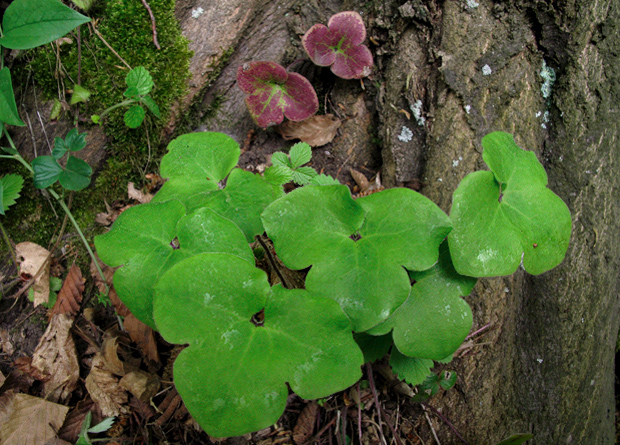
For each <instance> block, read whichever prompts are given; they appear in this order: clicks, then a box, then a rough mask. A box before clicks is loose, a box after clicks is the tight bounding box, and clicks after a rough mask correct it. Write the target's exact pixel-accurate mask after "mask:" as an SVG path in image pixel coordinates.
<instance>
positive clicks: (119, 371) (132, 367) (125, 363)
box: [101, 335, 140, 377]
mask: <svg viewBox="0 0 620 445" xmlns="http://www.w3.org/2000/svg"><path fill="white" fill-rule="evenodd" d="M120 341H121V337H119V336H117V335H116V336H106V338H105V339H104V340H103V344H102V345H101V354H102V356H103V360H104V362H105V366H106V368H107V370H108V371H110V372H111V373H112V374H115V375H117V376H120V377H123V376H124V375H125V374H128V373H130V372H132V371H136V370H137V369H138V367H139V366H140V363H139V362H140V360H139V359H138V360H136V359H134V358H133V357H131V356H130V355H129V354H122V355H123V358H124V360H121V359H120V357H119V353H123V351H122V350H120V346H121V343H120Z"/></svg>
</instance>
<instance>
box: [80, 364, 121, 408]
mask: <svg viewBox="0 0 620 445" xmlns="http://www.w3.org/2000/svg"><path fill="white" fill-rule="evenodd" d="M85 383H86V389H87V390H88V394H90V397H91V399H93V401H94V402H95V403H96V404H97V405H98V407H99V409H100V410H101V413H102V414H103V415H104V416H105V417H110V416H118V415H119V414H121V413H128V412H129V407H128V406H127V402H128V398H127V393H126V392H125V390H124V389H123V388H121V387H120V385H119V379H118V378H117V377H115V376H114V374H112V372H110V370H109V369H108V368H107V367H106V362H105V360H104V358H103V355H101V354H100V353H97V354H96V355H95V357H93V364H92V368H91V370H90V374H88V377H86V382H85Z"/></svg>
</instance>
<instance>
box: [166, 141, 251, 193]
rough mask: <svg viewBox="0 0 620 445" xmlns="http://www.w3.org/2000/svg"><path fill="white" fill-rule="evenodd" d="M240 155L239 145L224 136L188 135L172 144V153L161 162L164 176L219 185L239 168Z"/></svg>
mask: <svg viewBox="0 0 620 445" xmlns="http://www.w3.org/2000/svg"><path fill="white" fill-rule="evenodd" d="M240 154H241V149H240V148H239V144H237V142H235V140H234V139H233V138H231V137H230V136H228V135H225V134H224V133H216V132H210V131H205V132H198V133H189V134H184V135H182V136H179V137H178V138H176V139H174V140H173V141H172V142H170V144H168V153H167V154H166V155H165V156H164V157H163V158H162V160H161V167H160V168H161V176H162V177H164V178H170V179H175V178H181V179H183V178H186V179H187V178H200V179H206V180H209V181H214V182H216V183H217V182H219V181H221V180H222V179H224V178H225V177H226V176H228V173H230V171H231V170H232V169H233V167H234V166H235V165H237V162H238V161H239V155H240Z"/></svg>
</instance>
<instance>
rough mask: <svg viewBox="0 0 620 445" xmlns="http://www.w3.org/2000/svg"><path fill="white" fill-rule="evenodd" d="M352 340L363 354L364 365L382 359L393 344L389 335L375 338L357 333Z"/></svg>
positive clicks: (374, 336)
mask: <svg viewBox="0 0 620 445" xmlns="http://www.w3.org/2000/svg"><path fill="white" fill-rule="evenodd" d="M353 338H355V341H356V342H357V345H358V346H359V347H360V349H361V350H362V352H363V353H364V362H365V363H372V362H375V361H377V360H379V359H380V358H383V356H384V355H385V354H387V353H388V352H389V351H390V348H391V347H392V345H393V344H394V342H393V341H392V335H391V334H386V335H380V336H376V335H368V334H367V333H365V332H359V333H355V334H353Z"/></svg>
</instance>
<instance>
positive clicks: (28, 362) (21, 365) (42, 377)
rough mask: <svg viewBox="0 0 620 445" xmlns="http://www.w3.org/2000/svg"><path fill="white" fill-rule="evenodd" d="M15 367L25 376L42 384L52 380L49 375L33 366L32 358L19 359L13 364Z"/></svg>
mask: <svg viewBox="0 0 620 445" xmlns="http://www.w3.org/2000/svg"><path fill="white" fill-rule="evenodd" d="M13 366H15V368H16V369H18V370H19V371H21V372H23V373H24V374H26V375H28V376H30V377H32V378H33V379H36V380H39V381H41V382H45V381H47V380H48V379H49V378H50V376H49V374H47V373H43V372H41V371H40V370H39V368H35V367H34V366H32V357H19V358H18V359H16V360H15V361H14V362H13Z"/></svg>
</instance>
